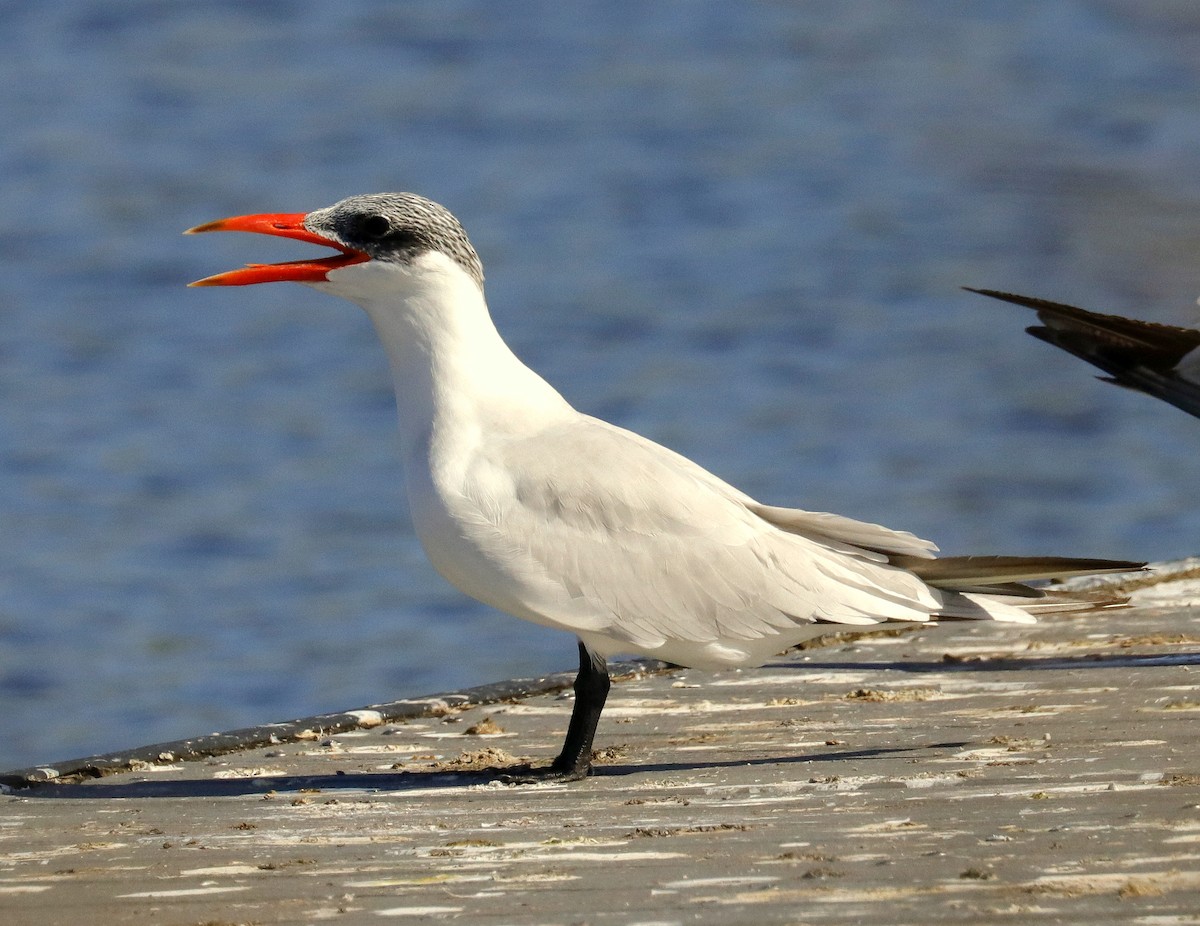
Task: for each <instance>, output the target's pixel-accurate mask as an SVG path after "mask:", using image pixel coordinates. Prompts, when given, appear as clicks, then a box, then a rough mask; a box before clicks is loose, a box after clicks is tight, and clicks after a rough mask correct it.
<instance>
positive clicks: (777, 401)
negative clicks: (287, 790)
mask: <svg viewBox="0 0 1200 926" xmlns="http://www.w3.org/2000/svg"><path fill="white" fill-rule="evenodd" d="M0 16H2V19H3V23H4V28H3V29H0V72H2V73H3V78H4V86H5V88H6V89H5V93H4V94H2V95H0V124H3V125H4V127H5V131H4V132H3V133H0V202H2V203H3V208H2V209H0V530H2V532H3V533H2V541H3V544H2V549H3V553H2V557H0V767H5V768H11V767H17V766H21V765H25V764H29V763H33V762H44V761H50V760H53V759H62V758H66V757H70V756H75V755H82V754H87V753H89V752H97V751H106V750H111V749H116V748H119V747H122V746H129V745H136V744H141V743H149V742H154V741H159V740H166V739H171V738H177V737H182V736H187V735H191V734H197V733H203V732H209V731H212V730H217V729H229V728H233V727H237V726H241V725H246V724H250V723H255V722H261V721H269V720H279V719H285V718H289V717H295V716H302V715H305V714H309V713H316V712H320V711H329V710H336V709H342V708H349V707H356V706H359V705H362V704H366V703H372V702H378V701H382V700H389V699H392V698H395V697H399V696H403V695H411V694H418V693H424V692H430V691H436V690H442V689H447V688H452V687H455V686H463V685H470V684H481V683H484V682H488V681H492V680H495V679H499V678H503V677H508V676H512V675H518V674H527V673H534V672H540V671H546V670H551V669H561V668H567V667H570V666H571V665H572V661H573V655H574V648H573V646H572V643H571V641H570V639H569V638H568V637H566V636H565V635H562V634H558V633H554V632H551V631H546V630H542V629H539V628H535V627H532V626H526V625H525V624H523V623H520V622H516V621H514V620H512V619H511V618H508V617H505V616H503V615H499V614H496V613H494V612H492V611H490V610H489V609H487V608H484V607H482V606H479V605H476V604H473V603H472V602H470V601H466V600H464V599H463V598H462V597H461V596H460V595H459V594H458V593H456V592H455V591H453V590H452V589H450V588H449V587H448V586H446V585H445V584H444V583H443V582H442V581H441V579H439V578H438V577H437V576H436V575H435V574H434V573H433V572H432V570H431V568H430V567H429V566H428V565H427V564H426V563H425V561H424V558H423V555H422V553H421V551H420V548H419V546H418V544H417V543H416V541H415V539H414V537H413V535H412V531H411V527H410V524H409V521H408V515H407V512H406V509H405V506H404V501H403V481H402V480H403V474H402V473H401V472H400V468H399V464H398V461H397V453H396V450H397V448H396V443H397V442H396V438H395V436H394V417H395V412H394V406H393V400H392V396H391V391H390V384H389V382H388V379H387V371H386V367H385V363H384V358H383V355H382V352H381V350H380V349H379V347H378V346H377V344H376V343H375V338H374V333H373V331H372V330H371V329H370V327H369V325H368V323H367V321H366V319H365V317H364V316H363V315H362V314H361V313H360V312H359V311H358V310H357V309H355V308H353V307H352V306H348V305H344V304H341V303H339V302H337V301H335V300H331V299H329V298H327V297H324V296H321V295H320V294H317V293H315V292H312V291H309V290H306V289H303V288H301V287H293V286H264V287H256V288H253V287H252V288H246V289H239V290H218V289H210V290H188V289H185V288H184V284H185V283H186V282H188V281H189V280H192V279H196V278H197V277H200V276H203V275H206V274H208V273H211V272H215V271H218V270H223V269H227V268H229V267H232V266H236V265H238V264H240V263H242V262H243V261H246V260H278V259H285V258H288V257H293V256H297V248H295V247H293V246H292V245H294V243H293V242H278V241H272V240H268V239H262V240H254V239H249V238H245V237H242V236H232V235H231V236H213V237H211V238H201V239H196V238H183V237H180V235H179V232H180V231H181V230H182V229H184V228H186V227H188V226H191V225H194V224H196V223H198V222H201V221H205V220H208V219H212V218H216V217H219V216H222V215H228V214H234V213H242V212H254V211H306V210H308V209H311V208H315V207H318V206H323V205H327V204H329V203H330V202H333V201H334V200H336V199H339V198H341V197H342V196H345V195H348V194H351V193H358V192H374V191H380V190H394V189H408V190H414V191H417V192H421V193H424V194H426V195H428V196H431V197H433V198H435V199H438V200H440V201H442V202H444V203H446V204H447V205H448V206H449V207H450V208H451V209H453V210H454V211H455V212H456V213H457V214H458V215H459V216H460V217H461V218H462V220H463V221H464V223H465V224H466V225H467V228H468V230H469V231H470V232H471V234H472V237H473V240H474V241H475V244H476V246H477V248H478V250H479V251H480V253H481V255H482V257H483V260H484V263H485V265H486V267H487V274H488V294H489V299H490V302H491V304H492V307H493V311H494V314H495V315H496V317H497V321H498V324H499V325H500V327H501V329H502V330H503V332H504V333H505V334H506V336H507V337H508V339H509V340H510V342H511V343H512V344H513V345H514V347H515V348H516V349H517V350H518V352H519V353H520V354H521V355H522V356H523V357H524V358H525V359H526V360H527V361H528V362H529V363H530V364H531V365H532V366H534V367H535V368H537V369H538V370H539V371H541V372H542V373H543V374H544V375H546V376H547V377H548V378H549V379H551V380H552V381H553V382H554V383H555V384H556V385H558V386H559V387H560V388H561V390H562V391H563V392H564V393H565V394H566V395H567V397H568V398H570V399H571V400H572V401H573V402H575V403H576V405H578V406H579V407H580V408H582V409H584V410H586V411H588V412H591V413H593V414H597V415H600V416H603V417H606V418H609V419H611V420H613V421H616V422H618V423H620V424H623V425H626V426H629V427H632V428H635V429H637V430H639V431H642V432H643V433H646V434H648V435H650V436H652V437H654V438H656V439H658V440H660V441H662V442H664V443H667V444H668V445H670V446H672V447H674V448H676V449H678V450H680V451H682V452H684V453H686V454H688V455H690V456H693V457H695V458H696V459H698V460H700V461H701V462H703V463H704V464H706V465H707V466H709V467H710V468H711V469H714V470H715V471H716V472H718V473H719V474H721V475H723V476H724V477H726V478H728V479H730V480H731V481H733V482H734V483H736V484H738V485H739V486H741V487H743V488H745V489H746V490H747V491H750V492H751V493H753V494H755V495H758V496H760V497H761V498H763V499H764V500H765V501H770V502H773V503H776V504H789V503H790V504H797V505H801V506H804V507H809V508H816V509H827V510H834V511H839V512H843V513H845V514H849V515H853V516H857V517H862V518H866V519H869V520H876V521H882V522H884V523H887V524H890V525H893V526H897V527H904V528H908V529H911V530H913V531H916V532H917V533H920V534H923V535H926V536H930V537H932V538H934V539H936V540H937V541H938V542H939V543H940V544H941V546H942V547H943V549H945V550H947V551H950V552H967V551H980V552H990V551H1003V552H1028V553H1035V552H1055V553H1079V554H1084V553H1086V554H1095V555H1107V556H1124V557H1148V558H1167V557H1177V556H1183V555H1187V554H1192V553H1197V552H1200V514H1198V511H1197V505H1196V502H1195V492H1194V487H1195V486H1196V485H1198V484H1200V454H1198V453H1197V447H1198V444H1200V421H1195V420H1193V419H1191V418H1188V417H1187V416H1185V415H1183V414H1182V413H1180V412H1178V411H1177V410H1175V409H1172V408H1169V407H1168V406H1166V405H1163V404H1161V403H1158V402H1155V401H1152V400H1150V399H1146V398H1142V397H1139V396H1135V395H1130V394H1126V393H1123V392H1121V391H1120V390H1117V389H1114V388H1112V387H1110V386H1105V385H1102V384H1098V383H1096V382H1095V380H1094V379H1093V378H1092V376H1091V375H1090V374H1089V370H1088V369H1087V368H1086V367H1084V365H1082V364H1081V363H1079V362H1078V361H1075V360H1073V359H1072V358H1069V357H1067V356H1066V355H1064V354H1060V353H1058V352H1056V351H1054V350H1053V349H1051V348H1049V347H1047V346H1045V345H1043V344H1040V343H1038V342H1036V341H1034V340H1033V339H1031V338H1029V337H1028V336H1026V335H1025V334H1023V333H1022V328H1023V327H1024V325H1025V324H1027V323H1028V322H1029V321H1030V319H1029V317H1027V313H1024V310H1021V309H1018V308H1015V307H1009V306H1003V305H1000V304H998V303H996V304H993V303H991V302H989V301H986V300H984V299H981V298H979V297H976V296H971V295H969V294H966V293H963V292H961V291H960V290H959V289H958V287H959V286H960V285H963V284H967V285H976V286H990V287H995V288H1008V289H1013V290H1016V291H1023V292H1030V293H1034V294H1040V295H1044V296H1049V297H1054V298H1062V299H1066V300H1068V301H1076V302H1079V303H1081V304H1084V305H1088V306H1091V307H1094V308H1098V309H1106V310H1111V311H1119V312H1124V313H1127V314H1134V315H1139V316H1141V317H1146V318H1154V319H1158V320H1162V321H1170V322H1174V323H1183V324H1187V323H1191V322H1193V321H1195V319H1196V317H1197V314H1198V313H1200V310H1198V309H1197V308H1196V306H1195V304H1194V301H1195V298H1196V296H1197V295H1200V209H1198V208H1197V205H1198V203H1197V201H1198V199H1200V118H1198V115H1200V114H1198V103H1197V101H1198V100H1200V6H1197V5H1195V4H1192V3H1186V2H1169V0H1160V2H1156V0H1143V2H1139V3H1136V4H1135V3H1126V2H1117V0H1091V2H1086V0H1077V2H1065V0H1029V2H1019V0H1013V2H1009V3H1005V4H957V3H946V2H937V0H912V2H907V3H903V4H896V3H882V2H880V3H866V4H852V5H848V4H841V3H834V2H822V0H813V2H805V3H800V4H797V3H782V2H781V3H760V4H649V5H647V4H640V3H620V2H617V3H607V4H582V5H574V4H553V3H544V4H541V3H526V2H514V3H506V4H491V3H482V2H475V3H470V2H457V3H441V2H439V3H405V4H382V3H369V2H365V0H343V2H340V3H336V4H332V3H319V2H315V0H313V2H302V0H291V2H289V0H263V2H255V3H243V2H203V0H200V2H194V3H187V4H183V3H169V2H150V0H141V2H138V0H104V2H98V0H95V2H93V0H55V2H53V3H50V2H26V3H22V4H15V3H0ZM1016 645H1019V643H1018V644H1016Z"/></svg>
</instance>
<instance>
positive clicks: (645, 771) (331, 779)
mask: <svg viewBox="0 0 1200 926" xmlns="http://www.w3.org/2000/svg"><path fill="white" fill-rule="evenodd" d="M967 745H969V744H968V743H966V742H953V743H929V744H919V745H912V746H897V747H888V748H879V749H855V750H841V751H838V752H829V753H823V754H820V755H797V756H761V757H758V758H748V759H730V760H722V761H715V762H654V763H648V764H645V765H632V764H613V765H602V766H597V767H596V769H595V770H594V772H593V777H596V778H616V777H625V776H629V775H664V774H678V773H683V772H705V771H711V770H716V769H722V768H755V767H765V766H776V765H798V764H802V763H804V764H807V763H814V764H815V763H829V762H849V761H854V760H870V759H883V758H886V757H888V756H891V755H898V754H905V753H910V754H911V753H915V752H919V751H924V750H951V749H961V748H963V747H964V746H967ZM513 772H514V769H509V768H487V769H478V770H475V769H472V770H457V769H455V770H444V769H434V770H430V771H416V770H414V771H399V772H367V773H349V772H338V773H336V774H333V775H259V776H252V777H246V778H185V779H173V780H171V781H154V780H141V781H129V782H120V783H113V784H105V783H87V782H84V783H78V784H76V783H63V784H56V783H54V782H46V783H42V784H36V785H32V786H30V787H27V788H25V789H23V790H21V791H20V792H19V793H20V796H21V797H24V798H39V799H49V800H114V799H129V798H203V797H208V798H213V797H246V796H249V795H255V794H259V795H264V796H266V795H270V794H277V793H280V792H300V793H314V794H315V793H318V792H319V793H321V794H327V793H329V792H335V793H336V792H338V791H372V792H390V793H396V792H403V791H419V790H426V789H429V788H465V787H470V786H472V785H482V784H489V783H492V782H500V783H503V784H505V785H506V786H507V787H511V788H521V787H524V785H520V784H512V783H509V782H504V778H505V776H508V775H511V774H513ZM569 786H572V787H578V786H579V785H576V784H571V785H569Z"/></svg>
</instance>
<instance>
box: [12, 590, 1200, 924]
mask: <svg viewBox="0 0 1200 926" xmlns="http://www.w3.org/2000/svg"><path fill="white" fill-rule="evenodd" d="M1191 595H1192V591H1191V589H1190V587H1189V586H1188V585H1187V583H1182V582H1176V583H1173V584H1171V585H1160V586H1156V587H1153V588H1149V589H1146V590H1144V591H1142V592H1140V593H1139V598H1138V600H1137V601H1135V604H1136V607H1134V608H1131V609H1127V610H1119V611H1110V612H1105V613H1099V614H1091V615H1086V616H1077V617H1061V618H1053V619H1045V620H1043V622H1042V623H1041V624H1039V625H1037V626H1036V627H1029V628H1018V629H1014V628H1013V627H1012V626H1007V627H1006V626H1002V625H995V624H987V625H983V624H949V625H944V626H943V627H941V628H937V629H931V630H922V631H918V632H914V633H901V634H895V635H891V636H875V637H870V638H858V639H856V640H853V641H852V642H849V643H847V642H840V643H834V644H833V645H829V646H825V647H822V648H813V649H809V650H806V651H804V652H800V653H797V654H794V655H793V656H792V657H789V658H787V659H780V660H779V661H777V662H774V663H772V664H770V665H768V666H766V667H764V668H762V669H758V670H753V671H741V672H727V673H722V674H716V675H710V674H704V673H698V672H675V673H670V674H661V675H650V676H645V677H634V678H630V679H627V680H626V681H624V682H622V683H619V684H617V685H616V686H614V689H613V695H612V698H611V700H610V706H609V709H608V710H607V711H606V714H605V719H604V720H603V721H602V723H601V732H600V742H599V745H600V746H601V747H607V752H606V754H605V755H604V757H603V758H602V762H603V767H602V768H601V769H600V772H599V774H597V775H596V776H595V777H593V778H591V779H589V780H587V781H585V782H581V783H576V784H573V785H536V786H520V787H518V786H509V785H503V784H499V783H495V782H490V781H488V780H487V778H486V776H485V775H483V774H481V773H479V772H477V771H473V770H472V769H474V768H476V767H478V766H481V765H489V764H495V763H496V762H498V761H502V760H503V759H504V757H505V756H520V757H536V758H540V759H545V760H548V759H549V758H550V757H551V756H552V755H553V754H554V752H555V750H556V748H557V746H558V745H559V738H560V737H561V735H562V731H563V729H564V728H565V725H566V719H567V714H568V713H569V706H570V705H569V702H567V701H566V700H565V699H564V696H563V695H562V694H561V693H559V694H553V693H552V694H545V695H538V696H532V697H523V698H515V699H513V700H511V701H507V702H503V703H497V704H491V705H487V706H475V707H455V706H451V705H446V706H445V707H444V708H442V711H441V716H419V717H414V718H413V719H410V720H408V721H406V722H397V723H389V722H380V723H377V725H375V726H370V727H368V728H361V727H360V728H359V729H349V730H346V731H345V732H342V733H338V734H336V735H333V736H328V735H326V734H323V733H317V732H314V733H313V734H311V738H306V739H300V740H299V741H297V742H295V743H290V744H281V745H273V744H272V745H267V746H259V747H257V748H254V749H248V750H244V751H241V752H236V753H227V754H223V755H218V756H214V757H212V758H208V759H199V760H197V761H191V762H164V763H161V764H147V765H146V766H145V767H144V768H140V769H138V770H134V771H128V772H123V773H119V774H111V775H108V776H106V777H103V778H99V779H93V780H83V781H80V782H78V783H65V784H63V783H47V784H43V785H39V786H35V787H33V788H29V789H25V790H19V791H10V792H9V794H8V796H6V797H2V798H0V921H2V922H4V923H6V924H14V926H18V924H26V923H29V924H33V923H37V924H54V923H67V922H87V923H139V922H154V923H163V924H198V923H288V924H296V923H311V922H318V921H322V920H326V919H337V920H339V921H341V922H379V921H380V920H381V918H382V919H383V920H387V919H390V918H395V917H399V918H402V919H403V920H404V921H408V922H414V921H417V922H420V921H437V920H447V921H449V920H456V921H459V922H466V923H496V924H502V923H513V924H526V923H528V924H533V923H589V924H599V923H623V924H625V923H630V924H632V923H646V924H649V923H697V922H712V923H813V924H816V923H861V922H870V923H889V924H898V923H914V924H918V923H920V924H925V923H939V922H971V923H1024V922H1031V921H1034V920H1037V921H1050V922H1061V923H1077V922H1089V923H1094V922H1101V921H1103V922H1116V921H1120V922H1130V923H1147V924H1168V923H1193V922H1200V738H1198V737H1197V735H1196V726H1197V722H1198V721H1200V690H1198V689H1197V682H1198V681H1200V611H1195V610H1193V609H1192V608H1191V607H1190V597H1191ZM1197 598H1200V594H1197ZM380 719H381V718H378V717H371V716H369V715H363V716H362V717H361V718H360V720H361V721H362V722H365V723H366V724H372V723H375V722H376V721H378V720H380ZM296 732H301V731H300V730H297V731H296Z"/></svg>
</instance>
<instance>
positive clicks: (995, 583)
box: [890, 556, 1146, 624]
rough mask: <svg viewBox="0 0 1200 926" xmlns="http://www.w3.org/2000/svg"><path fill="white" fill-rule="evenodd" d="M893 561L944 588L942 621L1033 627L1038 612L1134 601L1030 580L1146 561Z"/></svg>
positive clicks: (1131, 568) (1134, 568) (1133, 567)
mask: <svg viewBox="0 0 1200 926" xmlns="http://www.w3.org/2000/svg"><path fill="white" fill-rule="evenodd" d="M890 561H891V563H892V565H894V566H901V567H903V568H905V569H908V570H910V571H912V572H913V573H915V574H916V575H917V576H918V577H919V578H921V579H922V580H923V581H924V582H925V583H926V584H927V585H930V586H932V587H933V588H937V589H941V590H942V594H943V596H944V597H943V606H942V608H941V609H940V610H939V612H938V616H939V617H941V618H957V619H962V620H993V621H1007V622H1011V623H1021V624H1031V623H1034V622H1035V620H1036V618H1035V617H1034V614H1045V613H1050V612H1062V611H1090V610H1094V609H1097V608H1108V607H1114V606H1119V605H1122V604H1124V603H1125V602H1126V601H1127V600H1128V599H1127V598H1125V597H1124V596H1121V595H1118V594H1112V593H1109V592H1106V591H1104V590H1097V591H1092V592H1080V593H1077V592H1070V593H1063V592H1047V591H1046V589H1044V588H1038V587H1035V586H1031V585H1026V584H1025V583H1026V582H1045V581H1048V580H1054V579H1067V578H1071V577H1072V576H1085V575H1104V574H1111V573H1122V572H1138V571H1140V570H1142V569H1143V568H1145V565H1146V564H1145V563H1136V562H1131V561H1129V560H1114V559H1080V558H1076V557H1068V556H947V557H944V558H942V559H921V558H918V557H908V556H893V557H891V560H890Z"/></svg>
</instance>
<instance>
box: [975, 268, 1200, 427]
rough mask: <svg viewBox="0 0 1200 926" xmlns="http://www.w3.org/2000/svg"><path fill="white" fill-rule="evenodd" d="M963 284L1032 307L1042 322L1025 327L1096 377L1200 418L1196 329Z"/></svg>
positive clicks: (1198, 334) (1199, 338) (1199, 340)
mask: <svg viewBox="0 0 1200 926" xmlns="http://www.w3.org/2000/svg"><path fill="white" fill-rule="evenodd" d="M965 289H967V290H968V291H969V292H972V293H979V294H980V295H981V296H991V297H992V298H993V299H1002V300H1004V301H1005V302H1012V303H1015V304H1016V305H1023V306H1025V307H1026V308H1029V309H1033V310H1034V311H1036V312H1037V313H1038V318H1039V319H1041V321H1042V324H1041V325H1034V326H1032V327H1029V328H1026V329H1025V330H1026V331H1028V332H1029V333H1030V334H1032V335H1033V336H1034V337H1035V338H1039V339H1040V340H1043V341H1045V342H1046V343H1048V344H1053V345H1054V346H1055V347H1061V348H1062V349H1063V350H1065V351H1066V352H1067V353H1069V354H1074V355H1075V356H1076V357H1079V358H1080V359H1081V360H1086V361H1087V362H1088V363H1090V364H1092V365H1093V366H1096V367H1099V368H1100V369H1101V370H1103V371H1104V372H1105V373H1107V374H1108V376H1100V377H1097V379H1102V380H1104V381H1105V382H1108V383H1115V384H1116V385H1118V386H1125V387H1127V388H1129V389H1135V390H1137V391H1138V392H1144V393H1146V395H1150V396H1154V397H1155V398H1158V399H1162V400H1163V401H1164V402H1170V403H1171V404H1172V405H1174V406H1175V407H1176V408H1182V409H1183V410H1184V411H1185V412H1187V413H1188V414H1189V415H1195V416H1196V417H1198V418H1200V350H1197V348H1200V329H1196V328H1178V327H1176V326H1175V325H1162V324H1159V323H1157V322H1144V321H1140V320H1138V319H1136V318H1123V317H1122V316H1120V315H1102V314H1100V313H1099V312H1089V311H1088V310H1087V309H1080V308H1076V307H1075V306H1073V305H1066V304H1065V303H1062V302H1050V301H1049V300H1046V299H1037V298H1035V297H1033V296H1018V295H1015V294H1014V293H1002V292H998V291H996V290H994V289H972V288H971V287H969V286H968V287H965Z"/></svg>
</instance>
